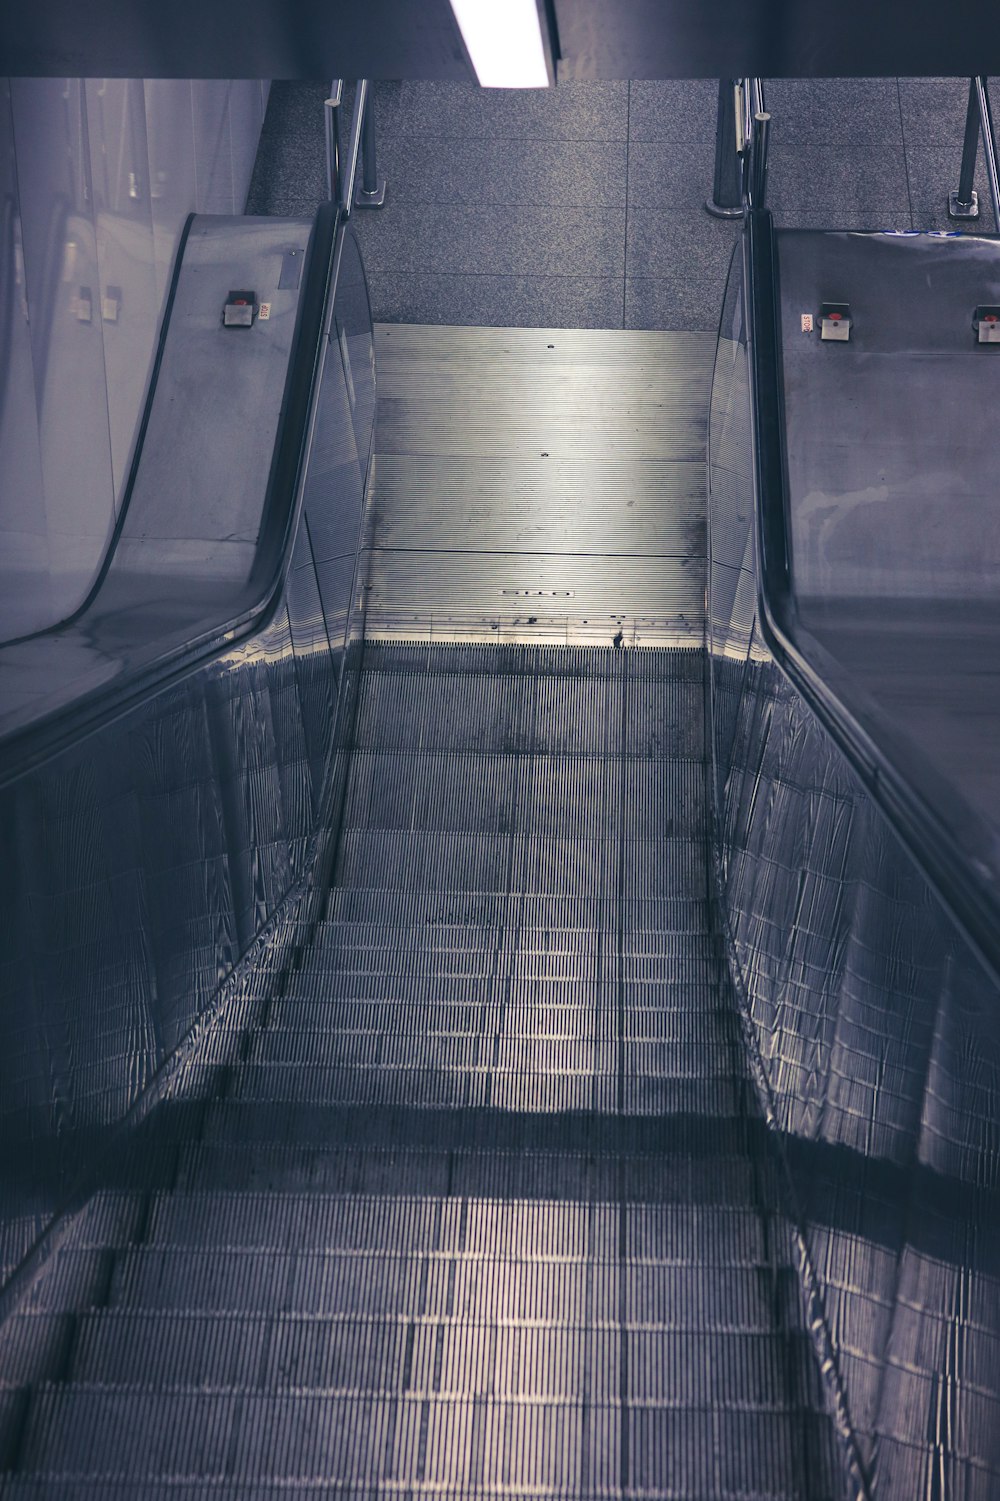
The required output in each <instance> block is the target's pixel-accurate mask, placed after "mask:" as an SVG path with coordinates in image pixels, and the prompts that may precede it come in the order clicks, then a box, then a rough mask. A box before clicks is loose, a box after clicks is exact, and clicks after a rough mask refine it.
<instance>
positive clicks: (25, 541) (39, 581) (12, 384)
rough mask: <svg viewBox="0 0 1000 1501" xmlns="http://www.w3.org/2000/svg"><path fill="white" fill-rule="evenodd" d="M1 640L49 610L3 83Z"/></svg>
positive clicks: (0, 200) (7, 103) (35, 421)
mask: <svg viewBox="0 0 1000 1501" xmlns="http://www.w3.org/2000/svg"><path fill="white" fill-rule="evenodd" d="M0 236H2V240H0V551H2V555H3V560H4V564H3V566H4V588H3V602H2V606H0V610H2V614H0V639H2V638H3V637H7V636H13V635H19V634H21V633H22V632H24V631H29V630H31V629H32V627H33V625H34V624H35V622H36V621H37V620H38V619H39V618H43V619H44V618H46V617H47V615H48V612H49V611H50V610H51V608H52V600H51V599H50V591H49V550H48V539H47V535H46V529H45V500H44V492H43V486H42V465H41V454H40V452H39V441H38V416H37V413H36V411H35V384H34V374H33V368H32V358H31V335H30V330H29V327H28V303H27V297H26V294H25V284H24V250H23V246H22V243H21V216H20V212H19V208H18V198H17V170H16V163H15V159H14V129H13V120H12V118H11V108H10V86H9V84H8V83H7V80H6V79H4V80H2V81H0Z"/></svg>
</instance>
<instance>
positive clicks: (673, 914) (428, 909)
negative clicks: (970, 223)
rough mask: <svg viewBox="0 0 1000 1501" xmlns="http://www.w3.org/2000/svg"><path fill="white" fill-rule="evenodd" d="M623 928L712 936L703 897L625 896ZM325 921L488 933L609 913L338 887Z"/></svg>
mask: <svg viewBox="0 0 1000 1501" xmlns="http://www.w3.org/2000/svg"><path fill="white" fill-rule="evenodd" d="M615 900H616V903H617V905H616V907H615V909H614V911H615V913H616V914H617V915H618V918H619V921H620V924H621V926H622V927H623V928H624V929H626V930H631V931H634V932H640V931H645V930H647V929H649V930H656V931H657V932H692V933H697V932H700V933H704V934H706V935H707V934H708V933H709V931H710V919H709V912H708V899H707V895H706V892H705V891H699V892H697V893H695V894H691V895H683V896H677V895H674V896H672V897H665V898H664V897H649V896H646V895H643V894H642V893H641V892H636V891H625V892H623V893H619V894H618V895H617V896H616V898H615ZM326 913H327V918H328V919H332V920H334V921H339V922H355V921H361V922H369V923H385V924H388V925H400V924H411V923H412V924H424V925H426V926H431V925H434V924H437V923H444V924H449V925H451V924H455V923H466V922H467V923H470V924H472V925H473V926H483V927H489V926H493V925H504V924H507V923H513V924H515V925H517V924H521V923H523V924H524V925H525V926H526V927H539V928H544V927H553V928H586V927H592V926H594V924H595V921H598V920H600V919H602V918H603V917H604V915H605V913H607V915H608V916H610V915H611V911H610V909H608V908H607V907H606V906H601V905H600V904H599V903H596V902H595V901H594V899H593V898H592V897H586V896H573V895H569V896H568V895H565V894H562V893H558V892H557V893H552V892H511V891H487V890H479V891H472V890H467V891H447V890H442V891H417V890H413V889H411V888H409V887H404V886H399V887H395V888H394V887H391V886H371V885H364V884H359V885H357V886H353V887H344V886H337V887H334V888H333V889H332V890H331V891H330V893H329V895H328V898H327V907H326Z"/></svg>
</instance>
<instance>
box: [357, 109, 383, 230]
mask: <svg viewBox="0 0 1000 1501" xmlns="http://www.w3.org/2000/svg"><path fill="white" fill-rule="evenodd" d="M384 202H385V178H384V177H383V178H381V179H380V178H379V175H378V164H377V162H376V160H375V96H374V94H373V93H372V92H371V91H369V93H368V98H367V100H366V103H365V113H364V119H363V120H362V122H361V182H360V184H359V185H358V189H357V191H356V192H355V194H354V204H355V207H356V208H381V207H382V205H383V203H384Z"/></svg>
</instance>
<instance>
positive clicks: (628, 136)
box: [622, 79, 632, 329]
mask: <svg viewBox="0 0 1000 1501" xmlns="http://www.w3.org/2000/svg"><path fill="white" fill-rule="evenodd" d="M631 148H632V80H631V79H629V81H628V83H627V84H626V85H625V224H624V230H625V244H624V247H623V254H622V328H623V329H624V327H625V319H626V302H627V299H628V169H629V161H630V154H631Z"/></svg>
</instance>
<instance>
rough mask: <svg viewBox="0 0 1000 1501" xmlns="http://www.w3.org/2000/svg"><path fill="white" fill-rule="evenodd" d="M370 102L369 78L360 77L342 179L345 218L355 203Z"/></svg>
mask: <svg viewBox="0 0 1000 1501" xmlns="http://www.w3.org/2000/svg"><path fill="white" fill-rule="evenodd" d="M367 103H368V80H367V78H359V79H358V83H357V88H356V89H355V91H354V113H353V114H352V116H351V134H350V136H349V138H348V142H347V156H346V158H345V160H344V170H343V172H342V174H341V179H340V207H341V209H342V211H343V215H344V218H345V219H349V218H350V215H351V209H352V207H353V205H354V184H355V180H356V178H357V175H358V161H359V160H360V157H361V127H362V125H363V124H364V118H365V106H366V105H367Z"/></svg>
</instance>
